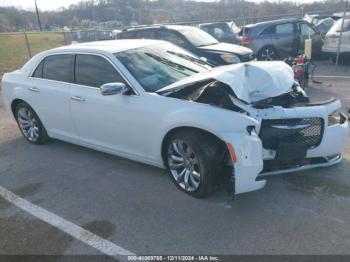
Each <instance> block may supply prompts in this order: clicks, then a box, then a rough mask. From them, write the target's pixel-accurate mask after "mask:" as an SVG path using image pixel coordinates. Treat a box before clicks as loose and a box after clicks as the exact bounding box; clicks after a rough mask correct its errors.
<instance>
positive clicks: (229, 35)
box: [198, 22, 239, 44]
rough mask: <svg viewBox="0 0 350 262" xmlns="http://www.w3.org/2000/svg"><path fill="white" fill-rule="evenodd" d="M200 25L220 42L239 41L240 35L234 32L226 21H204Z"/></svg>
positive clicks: (232, 42) (230, 42)
mask: <svg viewBox="0 0 350 262" xmlns="http://www.w3.org/2000/svg"><path fill="white" fill-rule="evenodd" d="M198 27H199V28H200V29H202V30H203V31H205V32H207V33H208V34H210V35H211V36H213V37H215V38H216V39H217V40H218V41H219V42H222V43H229V44H235V43H238V42H239V36H238V34H236V33H235V32H233V30H232V28H231V27H230V26H229V24H228V23H226V22H218V23H204V24H199V25H198Z"/></svg>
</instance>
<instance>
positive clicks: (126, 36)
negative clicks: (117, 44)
mask: <svg viewBox="0 0 350 262" xmlns="http://www.w3.org/2000/svg"><path fill="white" fill-rule="evenodd" d="M117 38H118V39H134V38H136V34H135V31H130V32H121V33H119V34H118V36H117Z"/></svg>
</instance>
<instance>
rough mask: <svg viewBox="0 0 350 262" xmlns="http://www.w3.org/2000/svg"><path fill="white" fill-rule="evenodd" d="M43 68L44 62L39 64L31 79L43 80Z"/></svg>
mask: <svg viewBox="0 0 350 262" xmlns="http://www.w3.org/2000/svg"><path fill="white" fill-rule="evenodd" d="M43 68H44V60H43V61H41V62H40V64H39V65H38V66H37V68H36V69H35V71H34V73H33V77H36V78H43Z"/></svg>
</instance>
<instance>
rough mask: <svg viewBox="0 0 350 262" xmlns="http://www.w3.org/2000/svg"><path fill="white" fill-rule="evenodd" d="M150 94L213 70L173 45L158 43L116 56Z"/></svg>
mask: <svg viewBox="0 0 350 262" xmlns="http://www.w3.org/2000/svg"><path fill="white" fill-rule="evenodd" d="M114 55H115V56H116V57H117V59H119V61H120V62H121V63H122V64H123V65H124V66H125V67H126V68H127V69H128V70H129V72H130V73H131V74H132V75H133V76H134V77H135V78H136V80H137V81H138V82H139V83H140V84H141V85H142V87H143V88H144V89H145V90H146V91H147V92H155V91H157V90H159V89H161V88H163V87H165V86H168V85H171V84H173V83H175V82H177V81H180V80H181V79H183V78H185V77H189V76H191V75H193V74H196V73H199V72H204V71H208V70H209V69H210V68H211V67H210V66H209V65H208V64H206V63H205V62H203V61H202V60H200V59H199V58H197V57H195V56H193V55H192V54H190V53H188V52H186V51H184V50H183V49H181V48H179V47H176V46H175V45H172V44H158V45H152V46H146V47H142V48H136V49H132V50H127V51H124V52H120V53H116V54H114Z"/></svg>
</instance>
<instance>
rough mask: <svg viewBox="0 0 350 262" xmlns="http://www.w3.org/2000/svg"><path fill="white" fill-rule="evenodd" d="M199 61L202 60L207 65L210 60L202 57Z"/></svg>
mask: <svg viewBox="0 0 350 262" xmlns="http://www.w3.org/2000/svg"><path fill="white" fill-rule="evenodd" d="M199 59H200V60H202V61H203V62H205V63H208V59H207V58H206V57H204V56H201V57H200V58H199Z"/></svg>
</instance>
